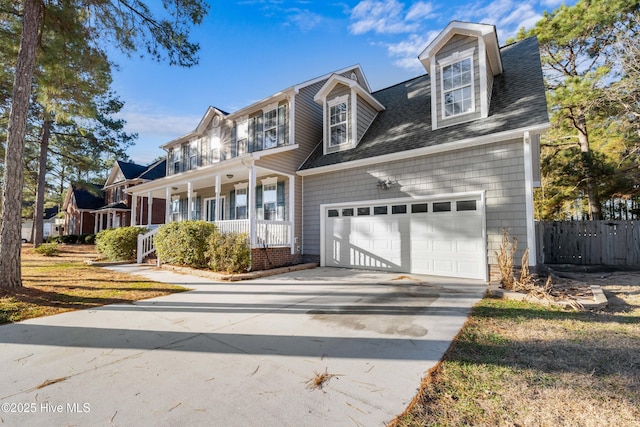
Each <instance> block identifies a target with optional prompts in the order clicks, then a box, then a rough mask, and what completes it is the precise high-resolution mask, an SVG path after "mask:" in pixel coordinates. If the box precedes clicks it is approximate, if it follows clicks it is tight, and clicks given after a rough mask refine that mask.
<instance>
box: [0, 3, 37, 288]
mask: <svg viewBox="0 0 640 427" xmlns="http://www.w3.org/2000/svg"><path fill="white" fill-rule="evenodd" d="M41 6H42V3H41V1H40V0H24V15H23V18H22V36H21V37H20V50H19V51H18V61H17V63H16V75H15V79H14V82H13V92H12V96H11V111H10V112H9V125H8V128H7V146H6V154H5V163H4V167H5V169H4V179H3V184H4V188H3V190H2V192H3V196H4V197H3V200H2V225H1V226H0V286H2V287H5V288H15V287H20V286H22V278H21V273H22V271H21V268H20V249H21V246H22V245H21V243H22V236H21V229H22V221H21V217H20V216H21V215H20V214H21V210H22V182H23V177H24V175H23V170H22V160H23V157H24V135H25V131H26V128H27V114H28V112H29V95H30V93H31V82H32V79H33V71H34V67H35V61H36V48H37V46H38V27H39V22H40V13H41Z"/></svg>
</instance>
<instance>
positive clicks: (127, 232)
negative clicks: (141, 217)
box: [95, 227, 147, 261]
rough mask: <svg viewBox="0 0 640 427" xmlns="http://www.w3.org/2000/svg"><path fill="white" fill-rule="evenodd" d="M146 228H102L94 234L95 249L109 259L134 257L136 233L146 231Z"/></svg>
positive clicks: (136, 246)
mask: <svg viewBox="0 0 640 427" xmlns="http://www.w3.org/2000/svg"><path fill="white" fill-rule="evenodd" d="M146 232H147V229H146V228H141V227H120V228H112V229H110V230H102V231H101V232H99V233H98V234H97V235H96V238H95V241H96V249H98V252H100V253H101V254H102V255H104V256H105V257H106V258H107V259H109V260H111V261H123V260H131V259H135V258H136V250H137V248H138V234H143V233H146Z"/></svg>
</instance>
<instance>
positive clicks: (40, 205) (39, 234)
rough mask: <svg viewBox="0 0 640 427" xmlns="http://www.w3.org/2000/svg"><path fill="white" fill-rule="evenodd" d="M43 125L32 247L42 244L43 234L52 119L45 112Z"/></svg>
mask: <svg viewBox="0 0 640 427" xmlns="http://www.w3.org/2000/svg"><path fill="white" fill-rule="evenodd" d="M45 115H46V118H45V120H44V125H43V126H42V141H40V161H39V165H38V185H37V189H36V207H35V213H34V215H33V229H34V233H33V247H34V248H37V247H38V246H40V244H42V241H43V240H44V239H43V235H44V221H43V218H42V217H43V214H44V190H45V187H46V185H47V181H46V178H47V153H48V151H49V137H50V136H51V126H52V125H53V121H52V120H51V118H50V117H49V114H46V113H45Z"/></svg>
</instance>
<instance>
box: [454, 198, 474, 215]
mask: <svg viewBox="0 0 640 427" xmlns="http://www.w3.org/2000/svg"><path fill="white" fill-rule="evenodd" d="M476 209H477V208H476V201H475V200H459V201H457V202H456V210H457V211H458V212H460V211H475V210H476Z"/></svg>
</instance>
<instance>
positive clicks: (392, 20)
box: [349, 0, 418, 34]
mask: <svg viewBox="0 0 640 427" xmlns="http://www.w3.org/2000/svg"><path fill="white" fill-rule="evenodd" d="M403 11H404V4H403V3H398V2H397V1H396V0H382V1H378V0H363V1H361V2H360V3H358V4H357V5H356V7H354V8H353V10H352V11H351V21H352V23H351V25H350V26H349V29H350V30H351V32H352V33H353V34H364V33H367V32H369V31H373V32H375V33H377V34H393V33H408V32H412V31H415V30H417V29H418V24H417V23H415V22H408V21H406V20H405V19H404V16H403Z"/></svg>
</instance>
